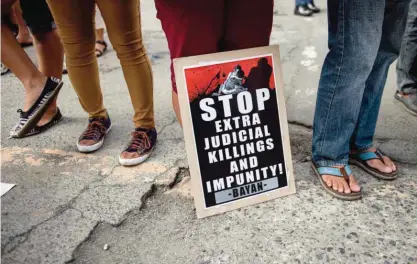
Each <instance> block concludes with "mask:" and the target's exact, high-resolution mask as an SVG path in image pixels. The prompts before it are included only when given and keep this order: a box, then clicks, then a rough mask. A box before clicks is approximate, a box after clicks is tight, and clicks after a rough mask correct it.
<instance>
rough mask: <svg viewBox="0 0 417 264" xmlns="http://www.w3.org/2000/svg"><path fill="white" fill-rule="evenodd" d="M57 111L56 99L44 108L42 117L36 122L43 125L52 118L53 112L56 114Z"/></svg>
mask: <svg viewBox="0 0 417 264" xmlns="http://www.w3.org/2000/svg"><path fill="white" fill-rule="evenodd" d="M57 111H58V108H57V106H56V101H55V102H54V103H52V104H51V105H50V106H49V107H48V109H47V110H46V112H45V113H44V114H43V116H42V118H41V119H40V120H39V122H38V124H37V125H38V126H43V125H45V124H46V123H48V122H50V121H51V120H52V119H53V118H54V116H55V114H56V112H57Z"/></svg>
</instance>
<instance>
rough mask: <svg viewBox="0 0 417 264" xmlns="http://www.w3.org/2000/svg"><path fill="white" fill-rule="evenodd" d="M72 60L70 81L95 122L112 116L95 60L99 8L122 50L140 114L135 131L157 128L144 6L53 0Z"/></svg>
mask: <svg viewBox="0 0 417 264" xmlns="http://www.w3.org/2000/svg"><path fill="white" fill-rule="evenodd" d="M47 2H48V5H49V7H50V9H51V12H52V15H53V17H54V19H55V22H56V25H57V27H58V31H59V34H60V37H61V41H62V44H63V46H64V50H65V54H66V63H67V69H68V75H69V78H70V80H71V83H72V85H73V87H74V89H75V91H76V92H77V94H78V98H79V100H80V103H81V105H82V107H83V108H84V110H85V111H86V112H87V113H88V114H89V116H90V117H94V116H106V115H107V114H106V109H105V107H104V105H103V95H102V93H101V88H100V80H99V71H98V64H97V58H96V55H95V34H94V30H95V29H94V18H95V14H94V12H95V5H96V4H97V7H98V8H99V9H100V12H101V14H102V16H103V19H104V22H105V24H106V28H107V32H108V35H109V39H110V42H111V44H112V45H113V48H114V49H115V50H116V53H117V57H118V58H119V60H120V64H121V66H122V70H123V75H124V77H125V80H126V84H127V87H128V88H129V93H130V98H131V101H132V105H133V108H134V111H135V115H134V117H133V121H134V123H135V127H143V128H151V127H154V126H155V125H154V112H153V80H152V69H151V66H150V63H149V59H148V57H147V55H146V50H145V47H144V46H143V43H142V32H141V24H140V11H139V1H138V0H123V1H121V0H47Z"/></svg>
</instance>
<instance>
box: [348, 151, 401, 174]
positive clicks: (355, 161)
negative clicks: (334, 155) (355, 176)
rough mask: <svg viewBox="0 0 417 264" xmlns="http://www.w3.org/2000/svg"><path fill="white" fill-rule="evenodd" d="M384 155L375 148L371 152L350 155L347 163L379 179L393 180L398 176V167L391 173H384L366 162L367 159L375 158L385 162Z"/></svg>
mask: <svg viewBox="0 0 417 264" xmlns="http://www.w3.org/2000/svg"><path fill="white" fill-rule="evenodd" d="M384 156H385V155H384V154H383V153H382V152H381V151H380V150H379V149H377V150H376V151H375V152H372V151H367V152H361V153H358V154H354V155H350V156H349V164H352V165H356V166H358V167H359V168H361V169H363V170H364V171H366V172H367V173H369V174H371V175H372V176H375V177H377V178H379V179H383V180H394V179H395V178H397V177H398V167H397V170H396V171H393V172H391V173H386V172H382V171H379V170H377V169H375V168H372V167H371V166H369V165H368V163H367V161H368V160H374V159H377V160H380V161H381V162H382V163H383V164H385V161H384Z"/></svg>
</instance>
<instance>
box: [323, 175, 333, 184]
mask: <svg viewBox="0 0 417 264" xmlns="http://www.w3.org/2000/svg"><path fill="white" fill-rule="evenodd" d="M322 177H323V180H324V182H325V183H326V184H327V186H329V187H332V180H331V179H330V177H329V176H327V175H324V176H322Z"/></svg>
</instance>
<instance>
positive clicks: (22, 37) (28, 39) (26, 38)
mask: <svg viewBox="0 0 417 264" xmlns="http://www.w3.org/2000/svg"><path fill="white" fill-rule="evenodd" d="M16 39H17V42H19V44H22V43H33V39H32V36H31V35H30V33H29V31H26V32H20V31H19V34H18V35H17V37H16Z"/></svg>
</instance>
